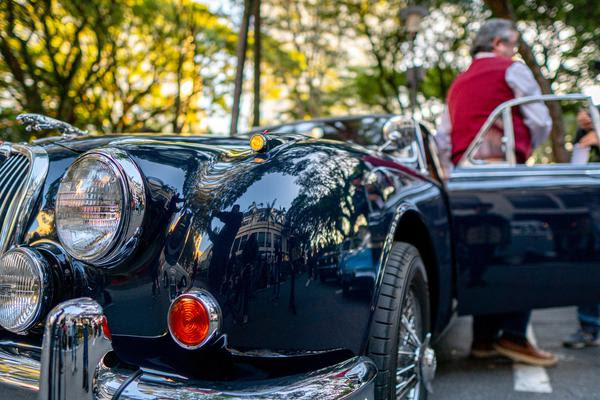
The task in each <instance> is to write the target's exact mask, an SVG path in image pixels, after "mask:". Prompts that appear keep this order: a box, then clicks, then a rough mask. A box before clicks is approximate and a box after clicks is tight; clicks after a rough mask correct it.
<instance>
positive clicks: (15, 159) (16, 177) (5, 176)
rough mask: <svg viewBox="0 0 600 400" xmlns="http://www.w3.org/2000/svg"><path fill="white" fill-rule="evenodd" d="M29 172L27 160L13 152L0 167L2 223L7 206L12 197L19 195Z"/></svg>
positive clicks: (0, 218)
mask: <svg viewBox="0 0 600 400" xmlns="http://www.w3.org/2000/svg"><path fill="white" fill-rule="evenodd" d="M27 172H29V160H28V159H27V157H26V156H24V155H23V154H14V155H11V156H10V157H9V158H8V159H6V160H5V161H4V162H3V163H2V166H1V167H0V221H2V225H4V224H5V223H6V222H10V221H5V219H6V215H7V214H8V208H9V206H10V203H11V201H12V200H13V199H15V198H17V197H19V195H20V194H21V193H22V191H23V189H24V186H25V178H26V177H27Z"/></svg>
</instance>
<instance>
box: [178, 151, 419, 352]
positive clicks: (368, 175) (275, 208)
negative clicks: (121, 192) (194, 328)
mask: <svg viewBox="0 0 600 400" xmlns="http://www.w3.org/2000/svg"><path fill="white" fill-rule="evenodd" d="M241 169H242V170H243V172H242V173H240V172H239V171H238V172H237V173H236V174H235V175H231V176H228V178H227V179H228V184H227V185H214V186H213V187H212V188H211V190H213V193H210V196H208V194H207V192H208V190H209V189H207V186H206V185H204V182H206V181H207V177H206V176H204V177H199V181H200V182H199V183H198V184H197V185H196V187H195V195H194V196H193V197H194V198H195V199H202V201H203V202H206V201H208V202H209V203H210V204H211V205H213V206H215V205H216V204H215V202H216V201H219V203H220V204H218V208H219V209H220V211H216V212H213V213H212V214H211V215H210V216H209V217H208V218H206V219H203V218H198V213H197V215H195V216H194V217H193V218H191V219H190V220H191V227H190V233H189V234H188V235H191V236H192V237H201V238H202V240H200V241H198V240H187V241H185V242H186V243H188V245H189V244H190V243H191V244H192V246H196V245H198V247H197V248H195V249H186V250H185V251H184V252H183V253H182V254H183V257H181V258H180V259H179V264H181V265H183V268H182V269H183V270H190V271H192V273H191V274H190V279H191V281H192V286H194V287H204V288H207V289H208V290H210V291H211V293H213V294H215V296H217V298H218V300H219V303H220V305H221V308H222V310H223V315H224V331H226V332H228V339H229V344H230V345H231V346H232V347H233V348H242V349H243V348H264V347H266V346H267V345H268V346H269V347H270V348H275V349H281V350H286V349H287V350H297V349H298V345H297V343H295V342H294V340H293V337H295V336H296V335H299V336H303V335H302V334H300V332H301V331H305V330H306V331H308V332H307V336H309V337H310V336H311V332H312V333H314V335H313V336H314V343H311V344H310V346H309V348H311V349H312V350H320V349H323V350H327V349H332V348H339V347H340V346H341V347H343V348H349V349H351V350H353V351H354V352H358V351H359V348H357V343H362V339H363V338H362V337H358V336H361V335H363V333H364V331H365V329H364V328H365V327H366V324H367V323H368V315H369V307H370V305H371V301H372V296H373V288H374V283H375V279H376V276H377V271H378V262H379V257H380V255H381V247H382V245H383V240H384V239H385V236H386V234H387V228H388V227H389V225H386V223H385V221H388V222H389V221H390V220H391V218H392V216H393V215H392V214H391V213H389V210H386V211H387V212H385V213H384V212H383V210H384V208H385V202H386V201H387V200H389V199H390V198H391V197H392V195H393V194H394V193H396V192H397V191H398V189H399V188H400V186H402V185H407V184H409V182H410V181H409V180H407V179H406V178H405V177H404V178H403V175H402V174H401V173H398V172H387V173H386V172H384V170H383V169H381V168H380V169H379V170H377V169H375V172H372V171H371V170H373V166H372V165H370V164H369V163H368V162H361V161H359V160H357V159H348V158H347V157H345V156H343V153H338V150H337V149H336V148H335V147H333V146H332V147H328V146H322V147H321V148H320V149H319V151H315V150H314V147H313V148H308V147H301V146H298V147H295V148H293V149H289V150H288V152H287V153H286V154H285V157H284V156H282V155H280V156H278V157H273V158H271V159H267V160H266V161H265V162H264V163H262V164H260V165H257V164H254V163H253V164H248V165H245V166H241ZM221 172H222V173H224V174H227V172H228V171H227V169H226V168H224V169H223V171H221ZM221 179H222V178H219V179H217V177H216V176H213V177H212V180H213V181H217V180H218V181H219V182H221ZM273 190H275V192H276V193H278V194H279V193H282V192H285V193H289V194H290V195H289V196H288V197H287V198H284V197H285V196H283V195H279V196H278V197H279V198H272V197H273V196H271V194H270V192H271V191H273ZM260 193H263V195H262V196H260V195H257V194H260ZM270 198H272V199H271V200H268V199H270ZM197 208H200V207H197ZM211 208H213V209H215V208H216V207H211ZM392 209H395V208H390V210H392ZM204 221H207V222H205V223H203V222H204ZM181 229H183V230H185V228H181ZM348 239H350V240H352V239H355V240H359V241H360V242H361V243H363V247H364V248H365V249H366V251H365V252H364V254H362V256H361V257H360V259H355V260H354V261H352V262H351V263H350V264H349V265H353V267H355V270H356V272H357V274H355V276H356V277H357V278H360V279H358V280H356V281H355V282H353V283H352V285H351V286H352V287H353V290H352V291H351V292H348V291H346V292H345V293H344V291H343V290H342V285H341V281H339V280H338V279H337V276H336V275H337V274H338V270H339V268H340V265H339V257H338V254H339V248H340V245H341V244H342V243H343V242H344V240H348ZM326 264H327V265H326ZM186 265H187V266H188V267H186ZM190 266H191V267H190ZM321 266H332V268H331V269H332V271H333V275H332V276H329V277H331V278H334V279H329V277H328V278H327V279H324V282H321V281H320V279H319V267H321ZM179 279H181V278H179ZM359 281H360V282H359ZM359 283H360V284H359ZM340 313H343V314H344V315H347V316H348V319H347V321H346V322H345V324H343V325H340V326H336V327H332V326H330V324H329V319H328V318H327V316H328V315H339V314H340ZM273 320H277V321H278V327H277V329H273V326H272V321H273ZM261 326H264V327H265V329H261ZM266 327H270V329H266ZM325 333H327V335H325ZM304 337H305V338H306V336H304ZM290 338H292V339H291V340H290ZM303 346H304V347H307V344H306V339H304V341H303Z"/></svg>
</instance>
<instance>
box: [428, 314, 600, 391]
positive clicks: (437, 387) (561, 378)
mask: <svg viewBox="0 0 600 400" xmlns="http://www.w3.org/2000/svg"><path fill="white" fill-rule="evenodd" d="M576 326H577V322H576V314H575V308H574V307H569V308H555V309H549V310H540V311H535V312H534V313H533V318H532V328H533V333H534V336H535V338H536V339H537V342H538V344H539V345H540V347H542V348H543V349H545V350H549V351H552V352H554V353H556V354H557V355H558V356H559V359H560V362H559V364H558V365H557V366H556V367H552V368H533V369H531V368H527V367H524V366H519V365H513V363H512V362H510V361H508V360H506V359H502V358H495V359H490V360H474V359H472V358H470V357H469V356H468V353H469V346H470V342H471V318H470V317H461V318H458V319H457V320H456V321H455V322H454V324H453V325H452V327H451V329H450V331H449V332H448V334H447V335H446V336H445V337H444V338H443V340H442V341H441V342H440V343H438V344H437V346H436V349H437V354H438V373H437V376H436V379H435V381H434V392H435V393H434V394H433V395H432V396H431V397H430V399H432V400H446V399H473V400H478V399H481V400H483V399H485V400H495V399H510V400H519V399H527V400H537V399H549V400H553V399H556V400H558V399H561V400H563V399H586V400H588V399H600V347H595V348H586V349H583V350H570V349H565V348H564V347H562V344H561V340H562V339H563V338H564V337H565V336H567V335H569V334H570V333H571V332H572V331H573V330H574V329H575V328H576Z"/></svg>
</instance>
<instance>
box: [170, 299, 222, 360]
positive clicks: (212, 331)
mask: <svg viewBox="0 0 600 400" xmlns="http://www.w3.org/2000/svg"><path fill="white" fill-rule="evenodd" d="M168 325H169V332H170V333H171V336H172V337H173V339H174V340H175V341H176V342H177V344H179V345H180V346H181V347H184V348H186V349H197V348H200V347H202V346H203V345H204V344H206V343H207V342H208V341H210V340H211V339H212V338H213V337H214V336H215V335H216V334H217V333H218V330H219V328H220V325H221V311H220V308H219V306H218V304H217V302H216V300H215V299H214V298H213V297H212V296H211V295H210V294H209V293H208V292H205V291H193V292H189V293H185V294H182V295H181V296H179V297H177V298H176V299H175V301H174V302H173V303H172V304H171V307H170V308H169V314H168Z"/></svg>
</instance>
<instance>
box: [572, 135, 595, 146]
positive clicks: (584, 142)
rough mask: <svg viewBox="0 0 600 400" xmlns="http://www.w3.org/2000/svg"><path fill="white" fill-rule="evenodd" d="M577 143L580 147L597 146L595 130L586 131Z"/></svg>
mask: <svg viewBox="0 0 600 400" xmlns="http://www.w3.org/2000/svg"><path fill="white" fill-rule="evenodd" d="M577 144H578V145H579V146H581V147H590V146H598V135H597V134H596V131H589V132H588V133H586V134H585V136H584V137H582V138H581V140H580V141H579V143H577Z"/></svg>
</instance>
